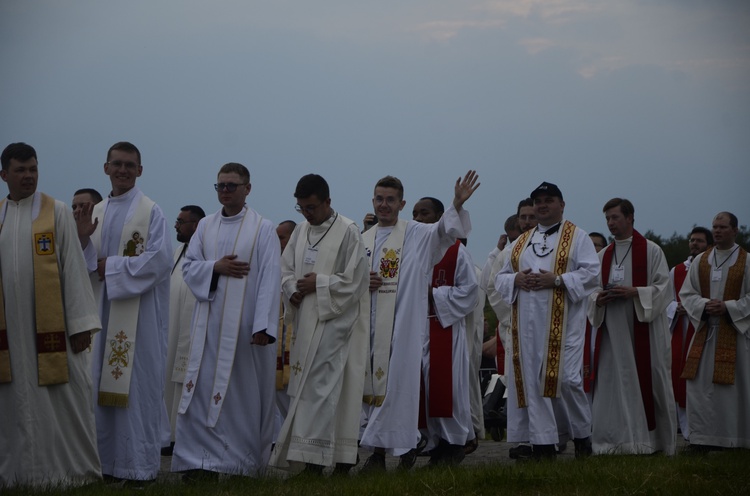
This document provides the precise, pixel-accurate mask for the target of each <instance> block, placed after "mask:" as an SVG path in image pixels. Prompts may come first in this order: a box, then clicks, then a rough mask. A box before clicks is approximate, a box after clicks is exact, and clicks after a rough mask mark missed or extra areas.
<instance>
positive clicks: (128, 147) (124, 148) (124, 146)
mask: <svg viewBox="0 0 750 496" xmlns="http://www.w3.org/2000/svg"><path fill="white" fill-rule="evenodd" d="M113 150H119V151H121V152H128V153H133V152H135V154H136V155H138V165H141V151H140V150H138V148H137V147H136V146H135V145H134V144H133V143H131V142H129V141H118V142H117V143H115V144H114V145H112V146H110V147H109V150H107V162H109V156H110V155H111V154H112V151H113Z"/></svg>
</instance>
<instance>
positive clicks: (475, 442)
mask: <svg viewBox="0 0 750 496" xmlns="http://www.w3.org/2000/svg"><path fill="white" fill-rule="evenodd" d="M477 448H479V436H477V435H476V434H474V439H472V440H471V441H466V444H465V445H464V455H470V454H472V453H474V452H475V451H476V450H477Z"/></svg>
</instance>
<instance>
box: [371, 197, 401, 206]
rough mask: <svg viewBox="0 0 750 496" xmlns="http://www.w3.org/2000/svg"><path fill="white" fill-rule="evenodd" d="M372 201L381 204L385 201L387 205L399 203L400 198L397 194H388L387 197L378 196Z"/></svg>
mask: <svg viewBox="0 0 750 496" xmlns="http://www.w3.org/2000/svg"><path fill="white" fill-rule="evenodd" d="M372 202H373V203H374V204H375V205H380V204H382V203H385V204H387V205H390V206H393V205H396V204H398V202H399V199H398V198H396V197H395V196H388V197H385V198H383V197H382V196H376V197H375V198H373V199H372Z"/></svg>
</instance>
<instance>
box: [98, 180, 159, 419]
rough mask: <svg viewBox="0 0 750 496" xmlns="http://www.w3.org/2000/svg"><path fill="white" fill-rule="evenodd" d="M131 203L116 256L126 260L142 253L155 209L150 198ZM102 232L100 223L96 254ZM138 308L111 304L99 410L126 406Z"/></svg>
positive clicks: (130, 301) (132, 301)
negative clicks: (128, 217) (123, 257)
mask: <svg viewBox="0 0 750 496" xmlns="http://www.w3.org/2000/svg"><path fill="white" fill-rule="evenodd" d="M133 202H134V203H136V205H135V210H134V212H133V214H132V216H131V217H130V219H129V220H126V221H125V225H124V226H123V229H122V233H121V234H120V244H119V245H118V246H119V249H121V250H122V252H121V254H120V253H118V255H121V256H126V257H134V256H138V255H140V254H141V253H143V252H144V251H145V249H146V244H147V243H148V229H149V225H150V223H151V211H152V209H153V208H154V205H155V203H154V202H153V201H152V200H151V199H150V198H148V197H147V196H146V195H144V194H142V193H139V195H138V196H136V197H135V198H134V199H133ZM102 203H104V204H105V205H103V206H102V210H101V216H99V218H101V219H105V220H106V208H107V206H108V205H109V200H107V201H106V202H102ZM99 205H101V203H100V204H99ZM97 207H98V205H97ZM129 208H133V207H129ZM94 209H95V214H96V211H97V210H98V209H97V208H96V207H94ZM102 230H103V223H101V222H100V223H99V228H98V229H97V231H98V233H97V234H95V236H92V238H91V241H92V242H94V243H95V244H94V246H95V247H96V249H97V253H99V251H100V249H101V231H102ZM105 284H106V281H105ZM140 304H141V297H140V296H135V297H132V298H125V299H122V300H111V301H110V306H109V321H108V322H107V335H106V338H105V339H106V340H105V344H104V357H103V362H102V375H101V379H100V382H99V394H98V404H99V405H100V406H114V407H118V408H127V406H128V398H129V395H130V378H131V376H132V374H133V363H134V361H135V342H136V331H137V330H138V312H139V309H140Z"/></svg>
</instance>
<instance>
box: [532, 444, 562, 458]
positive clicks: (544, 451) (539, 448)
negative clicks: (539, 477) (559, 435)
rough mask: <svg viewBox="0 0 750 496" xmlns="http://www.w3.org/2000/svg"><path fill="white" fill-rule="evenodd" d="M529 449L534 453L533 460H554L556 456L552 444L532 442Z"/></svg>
mask: <svg viewBox="0 0 750 496" xmlns="http://www.w3.org/2000/svg"><path fill="white" fill-rule="evenodd" d="M531 451H532V453H533V454H534V460H537V461H542V460H554V459H555V457H556V456H557V450H556V449H555V445H554V444H532V445H531Z"/></svg>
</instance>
